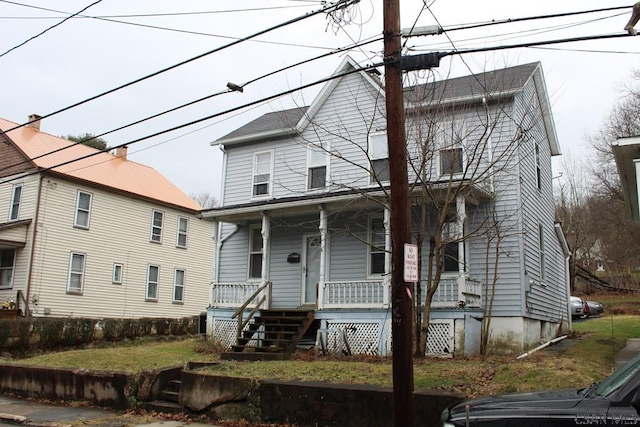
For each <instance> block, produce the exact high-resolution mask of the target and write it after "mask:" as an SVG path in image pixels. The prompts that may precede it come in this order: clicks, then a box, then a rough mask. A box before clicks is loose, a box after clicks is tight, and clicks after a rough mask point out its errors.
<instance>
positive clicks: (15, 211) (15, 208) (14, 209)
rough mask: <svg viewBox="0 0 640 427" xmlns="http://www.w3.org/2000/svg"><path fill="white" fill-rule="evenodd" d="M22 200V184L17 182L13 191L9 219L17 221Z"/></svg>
mask: <svg viewBox="0 0 640 427" xmlns="http://www.w3.org/2000/svg"><path fill="white" fill-rule="evenodd" d="M21 200H22V184H15V185H14V186H13V189H12V191H11V207H10V208H9V221H15V220H17V219H18V218H19V216H20V201H21Z"/></svg>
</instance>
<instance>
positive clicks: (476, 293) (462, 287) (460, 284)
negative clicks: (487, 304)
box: [423, 274, 482, 307]
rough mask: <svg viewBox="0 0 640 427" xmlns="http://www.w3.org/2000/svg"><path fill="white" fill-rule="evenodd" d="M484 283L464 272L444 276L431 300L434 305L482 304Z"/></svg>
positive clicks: (477, 305) (475, 305) (469, 305)
mask: <svg viewBox="0 0 640 427" xmlns="http://www.w3.org/2000/svg"><path fill="white" fill-rule="evenodd" d="M481 288H482V284H481V283H480V281H478V280H473V279H471V278H469V277H468V276H466V275H464V274H460V275H457V276H444V277H441V278H440V283H439V284H438V289H436V293H435V294H433V299H432V300H431V306H432V307H458V306H460V305H462V304H460V303H461V302H462V303H464V306H465V307H480V306H481V293H480V292H481ZM423 304H424V303H423Z"/></svg>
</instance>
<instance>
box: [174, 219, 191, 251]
mask: <svg viewBox="0 0 640 427" xmlns="http://www.w3.org/2000/svg"><path fill="white" fill-rule="evenodd" d="M183 221H184V224H185V229H184V230H182V228H181V227H180V223H181V222H183ZM177 229H178V230H177V234H176V247H178V248H186V247H187V243H188V240H187V235H188V233H189V218H187V217H186V216H178V226H177ZM180 237H184V243H181V242H180Z"/></svg>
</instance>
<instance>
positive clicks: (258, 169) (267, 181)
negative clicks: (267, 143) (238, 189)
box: [251, 151, 273, 197]
mask: <svg viewBox="0 0 640 427" xmlns="http://www.w3.org/2000/svg"><path fill="white" fill-rule="evenodd" d="M272 174H273V151H263V152H261V153H255V154H254V155H253V190H252V193H251V195H252V197H265V196H270V195H271V179H272Z"/></svg>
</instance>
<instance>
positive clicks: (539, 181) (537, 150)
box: [533, 142, 542, 191]
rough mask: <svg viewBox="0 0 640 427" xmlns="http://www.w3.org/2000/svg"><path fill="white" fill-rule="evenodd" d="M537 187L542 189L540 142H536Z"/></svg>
mask: <svg viewBox="0 0 640 427" xmlns="http://www.w3.org/2000/svg"><path fill="white" fill-rule="evenodd" d="M533 150H534V156H535V174H536V187H537V188H538V190H540V191H542V166H541V163H540V144H538V143H537V142H536V143H534V149H533Z"/></svg>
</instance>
